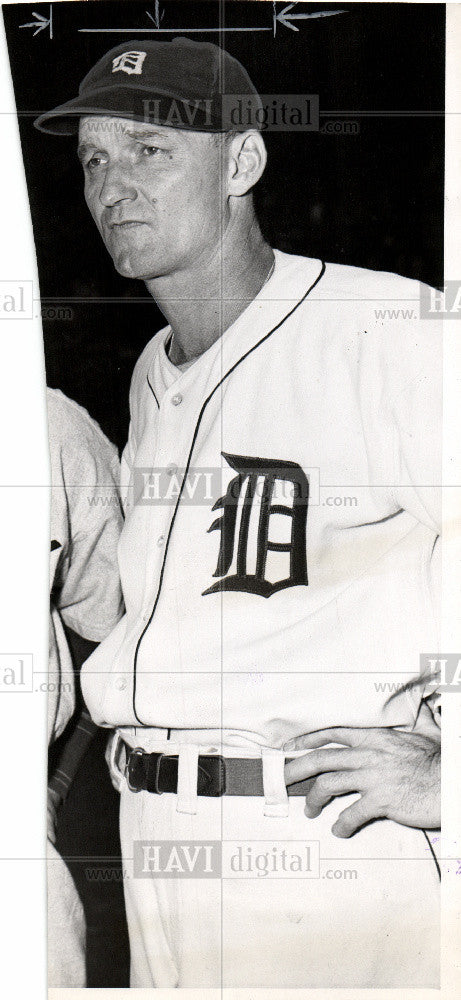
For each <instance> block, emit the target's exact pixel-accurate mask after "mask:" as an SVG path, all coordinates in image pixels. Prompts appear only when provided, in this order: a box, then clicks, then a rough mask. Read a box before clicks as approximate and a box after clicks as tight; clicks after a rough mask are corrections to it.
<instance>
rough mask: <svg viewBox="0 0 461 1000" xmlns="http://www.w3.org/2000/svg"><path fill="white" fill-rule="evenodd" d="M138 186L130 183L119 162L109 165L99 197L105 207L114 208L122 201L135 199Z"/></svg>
mask: <svg viewBox="0 0 461 1000" xmlns="http://www.w3.org/2000/svg"><path fill="white" fill-rule="evenodd" d="M136 196H137V192H136V188H135V187H134V186H133V184H130V183H129V181H128V180H127V178H126V176H125V175H124V171H123V170H122V168H121V167H120V166H119V165H118V164H115V163H114V164H112V165H111V166H109V167H107V169H106V171H105V174H104V183H103V185H102V187H101V190H100V192H99V199H100V201H101V204H103V205H104V207H105V208H112V207H113V206H114V205H116V204H117V203H118V202H121V201H135V199H136Z"/></svg>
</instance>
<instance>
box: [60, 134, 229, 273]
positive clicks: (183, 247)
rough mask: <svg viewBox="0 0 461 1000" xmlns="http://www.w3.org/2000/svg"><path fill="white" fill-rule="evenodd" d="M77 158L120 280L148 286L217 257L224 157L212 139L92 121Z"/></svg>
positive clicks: (223, 203)
mask: <svg viewBox="0 0 461 1000" xmlns="http://www.w3.org/2000/svg"><path fill="white" fill-rule="evenodd" d="M78 155H79V159H80V160H81V162H82V165H83V170H84V175H85V200H86V203H87V205H88V208H89V210H90V212H91V214H92V216H93V219H94V221H95V223H96V225H97V227H98V229H99V232H100V233H101V236H102V238H103V240H104V243H105V245H106V247H107V249H108V251H109V253H110V255H111V257H112V259H113V261H114V264H115V267H116V269H117V271H118V272H119V273H120V274H123V275H124V276H125V277H129V278H142V279H143V280H145V281H147V280H149V279H152V278H156V277H160V276H162V275H171V274H174V273H178V272H181V271H183V272H187V271H188V270H190V269H191V268H192V267H193V266H194V264H195V263H199V262H200V261H202V262H203V263H206V261H207V260H208V259H211V258H212V257H214V256H215V254H216V251H217V248H218V247H219V244H220V236H221V235H222V230H223V226H224V227H225V225H226V191H225V163H224V160H225V156H226V154H225V145H224V144H221V143H216V142H215V141H214V137H213V136H212V135H211V134H209V133H204V132H192V131H190V132H189V131H185V130H180V129H173V128H167V127H166V126H164V125H152V124H149V123H143V122H136V121H132V120H131V119H126V118H110V117H106V116H101V117H96V116H94V117H93V116H89V117H86V118H82V119H81V120H80V127H79V152H78Z"/></svg>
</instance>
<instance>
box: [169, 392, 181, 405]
mask: <svg viewBox="0 0 461 1000" xmlns="http://www.w3.org/2000/svg"><path fill="white" fill-rule="evenodd" d="M171 402H172V403H173V406H179V405H180V403H182V396H181V393H180V392H177V393H176V396H173V397H172V400H171Z"/></svg>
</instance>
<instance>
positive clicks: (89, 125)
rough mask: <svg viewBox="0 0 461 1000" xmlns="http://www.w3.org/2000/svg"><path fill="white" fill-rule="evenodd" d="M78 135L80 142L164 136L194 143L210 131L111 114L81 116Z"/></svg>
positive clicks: (174, 140)
mask: <svg viewBox="0 0 461 1000" xmlns="http://www.w3.org/2000/svg"><path fill="white" fill-rule="evenodd" d="M78 137H79V142H80V143H83V142H84V143H86V144H89V145H95V144H97V145H100V144H101V142H102V140H104V139H105V140H106V141H109V142H110V141H113V140H114V139H118V140H121V141H124V140H126V141H129V140H130V139H132V138H133V137H135V138H141V139H142V138H155V137H157V138H162V139H168V140H169V141H170V142H174V143H177V144H185V145H194V144H196V143H197V142H199V143H200V142H203V139H204V138H205V139H206V138H207V137H208V133H204V132H193V131H189V130H188V131H186V130H185V129H178V128H171V127H168V126H166V125H156V124H154V123H152V122H141V121H135V120H133V119H132V118H118V117H110V116H109V115H87V116H85V117H82V118H80V121H79V128H78Z"/></svg>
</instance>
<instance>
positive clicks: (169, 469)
mask: <svg viewBox="0 0 461 1000" xmlns="http://www.w3.org/2000/svg"><path fill="white" fill-rule="evenodd" d="M177 471H178V466H177V465H168V466H167V470H166V474H167V476H174V475H176V473H177Z"/></svg>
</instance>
